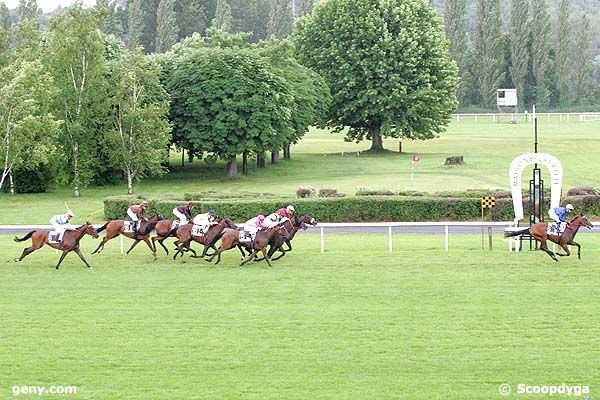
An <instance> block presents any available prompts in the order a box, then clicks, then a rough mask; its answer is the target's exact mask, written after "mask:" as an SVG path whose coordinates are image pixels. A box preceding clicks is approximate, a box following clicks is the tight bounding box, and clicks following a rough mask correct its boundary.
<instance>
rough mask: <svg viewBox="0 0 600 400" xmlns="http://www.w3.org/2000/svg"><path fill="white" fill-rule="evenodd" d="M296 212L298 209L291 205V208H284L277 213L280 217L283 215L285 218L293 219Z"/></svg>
mask: <svg viewBox="0 0 600 400" xmlns="http://www.w3.org/2000/svg"><path fill="white" fill-rule="evenodd" d="M294 211H296V209H295V208H294V206H293V205H291V204H290V205H289V206H287V207H282V208H280V209H279V210H277V211H275V212H276V213H277V214H279V215H283V217H284V218H287V219H292V215H293V214H294Z"/></svg>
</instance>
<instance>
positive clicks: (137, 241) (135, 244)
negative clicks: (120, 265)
mask: <svg viewBox="0 0 600 400" xmlns="http://www.w3.org/2000/svg"><path fill="white" fill-rule="evenodd" d="M139 242H140V239H135V241H134V242H133V244H132V245H131V247H130V248H129V250H127V253H126V254H129V253H130V252H131V250H133V249H134V248H135V246H137V245H138V243H139Z"/></svg>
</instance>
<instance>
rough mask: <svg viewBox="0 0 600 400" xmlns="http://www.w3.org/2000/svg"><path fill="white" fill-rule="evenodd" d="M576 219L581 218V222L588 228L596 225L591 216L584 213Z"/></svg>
mask: <svg viewBox="0 0 600 400" xmlns="http://www.w3.org/2000/svg"><path fill="white" fill-rule="evenodd" d="M576 220H579V224H580V225H581V226H584V227H586V228H588V229H592V228H593V227H594V224H592V223H591V222H590V220H589V218H588V217H586V216H585V215H583V213H581V214H579V217H577V218H576Z"/></svg>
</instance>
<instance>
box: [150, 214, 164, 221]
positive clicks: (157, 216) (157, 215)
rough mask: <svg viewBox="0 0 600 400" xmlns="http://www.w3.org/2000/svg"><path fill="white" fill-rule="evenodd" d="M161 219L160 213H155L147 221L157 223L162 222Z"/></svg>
mask: <svg viewBox="0 0 600 400" xmlns="http://www.w3.org/2000/svg"><path fill="white" fill-rule="evenodd" d="M163 219H165V218H164V217H163V216H162V214H161V213H159V212H157V213H156V214H155V215H153V216H152V217H151V218H150V219H149V221H150V222H158V221H162V220H163Z"/></svg>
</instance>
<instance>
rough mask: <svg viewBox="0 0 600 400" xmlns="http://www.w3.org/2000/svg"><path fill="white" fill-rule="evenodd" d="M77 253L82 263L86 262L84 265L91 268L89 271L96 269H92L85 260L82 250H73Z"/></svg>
mask: <svg viewBox="0 0 600 400" xmlns="http://www.w3.org/2000/svg"><path fill="white" fill-rule="evenodd" d="M73 251H74V252H75V253H77V255H78V256H79V258H81V261H83V262H84V264H85V265H86V266H87V267H88V268H89V269H94V267H92V266H91V265H90V264H89V263H88V262H87V260H86V259H85V257H84V256H83V254H81V250H80V249H79V247H78V248H76V249H74V250H73Z"/></svg>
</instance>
